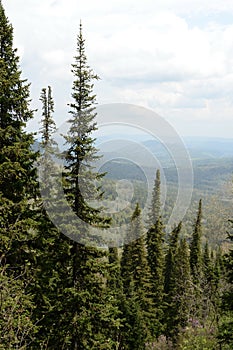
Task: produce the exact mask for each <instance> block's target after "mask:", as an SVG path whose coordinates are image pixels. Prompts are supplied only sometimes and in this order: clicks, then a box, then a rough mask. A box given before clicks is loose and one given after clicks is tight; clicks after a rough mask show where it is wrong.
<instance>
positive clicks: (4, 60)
mask: <svg viewBox="0 0 233 350" xmlns="http://www.w3.org/2000/svg"><path fill="white" fill-rule="evenodd" d="M29 103H30V99H29V84H28V83H27V82H26V80H24V79H22V78H21V71H20V69H19V57H18V56H17V50H16V49H14V47H13V28H12V26H11V24H10V23H9V21H8V19H7V17H6V15H5V11H4V9H3V6H2V3H1V2H0V203H1V204H0V276H1V278H0V279H1V281H0V290H1V321H0V331H1V335H3V337H2V341H1V346H2V348H4V349H13V348H20V349H21V348H25V347H26V346H27V345H28V344H29V343H30V342H31V340H32V339H33V337H34V335H35V332H36V331H37V327H36V325H35V324H33V322H32V320H31V314H32V312H33V308H34V306H33V303H32V297H31V295H29V292H28V285H29V284H30V283H31V282H32V280H33V271H32V270H31V264H32V262H33V261H34V252H33V251H32V250H31V244H32V242H33V240H34V237H35V230H34V228H35V220H34V219H35V212H34V210H33V203H34V199H35V198H36V194H37V182H36V171H35V167H34V162H35V160H36V157H37V155H36V154H35V153H34V152H33V151H32V149H31V146H32V144H33V142H34V140H33V136H32V135H31V134H27V133H26V132H25V131H24V127H25V125H26V122H27V121H28V120H30V119H31V118H32V116H33V111H32V110H31V109H30V106H29ZM23 323H24V325H23Z"/></svg>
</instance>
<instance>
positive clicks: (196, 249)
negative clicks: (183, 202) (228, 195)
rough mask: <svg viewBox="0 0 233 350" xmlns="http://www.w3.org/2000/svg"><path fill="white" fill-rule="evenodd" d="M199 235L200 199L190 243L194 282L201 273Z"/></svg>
mask: <svg viewBox="0 0 233 350" xmlns="http://www.w3.org/2000/svg"><path fill="white" fill-rule="evenodd" d="M201 237H202V200H201V199H200V201H199V206H198V213H197V219H196V222H195V225H194V231H193V236H192V241H191V244H190V266H191V272H192V276H193V280H194V283H198V281H199V280H200V275H201V267H202V254H201Z"/></svg>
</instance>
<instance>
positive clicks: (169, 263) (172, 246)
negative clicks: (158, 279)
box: [164, 222, 182, 294]
mask: <svg viewBox="0 0 233 350" xmlns="http://www.w3.org/2000/svg"><path fill="white" fill-rule="evenodd" d="M181 227H182V222H180V223H179V225H178V226H177V227H175V228H174V230H173V231H172V232H171V234H170V238H169V247H168V252H167V254H166V259H165V272H164V292H165V294H169V292H170V290H171V289H172V282H173V281H172V279H173V271H174V268H175V256H176V255H177V249H178V243H179V234H180V231H181Z"/></svg>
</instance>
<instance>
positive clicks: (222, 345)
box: [0, 1, 233, 350]
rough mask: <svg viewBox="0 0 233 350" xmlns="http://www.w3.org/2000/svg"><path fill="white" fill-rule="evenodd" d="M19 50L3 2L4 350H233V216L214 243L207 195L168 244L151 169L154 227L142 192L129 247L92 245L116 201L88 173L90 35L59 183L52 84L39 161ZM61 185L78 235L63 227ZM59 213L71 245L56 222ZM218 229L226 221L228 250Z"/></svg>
mask: <svg viewBox="0 0 233 350" xmlns="http://www.w3.org/2000/svg"><path fill="white" fill-rule="evenodd" d="M13 39H14V38H13V27H12V25H11V23H10V22H9V20H8V18H7V15H6V13H5V10H4V8H3V5H2V4H1V1H0V350H13V349H18V350H26V349H29V350H30V349H32V350H37V349H38V350H46V349H50V350H53V349H59V350H155V349H157V350H168V349H174V350H189V349H190V350H195V349H199V350H208V349H211V350H216V349H219V350H230V349H233V248H232V243H233V220H232V217H233V215H232V216H231V213H230V212H229V216H228V217H225V216H224V217H221V215H222V213H221V211H220V210H217V211H216V215H214V216H215V217H213V218H212V219H213V220H215V221H213V222H212V225H211V224H210V225H209V227H208V234H206V227H205V220H206V217H205V215H204V213H205V201H203V198H202V196H201V191H199V192H198V196H196V197H198V198H196V200H195V208H194V210H192V212H191V214H190V215H189V219H188V220H186V221H187V222H186V223H184V222H177V223H176V225H175V226H174V227H172V228H171V229H169V232H167V231H168V230H167V229H166V215H167V211H166V210H168V211H169V205H168V208H167V209H166V210H165V211H164V210H163V209H162V206H161V174H160V170H159V169H153V172H154V187H153V191H152V193H151V194H150V195H151V201H150V206H149V208H148V213H147V217H146V219H145V218H144V217H143V215H142V203H141V202H142V198H143V195H144V189H143V184H142V183H140V182H138V184H139V185H138V186H139V187H138V197H137V198H136V199H135V200H133V201H132V206H131V208H130V210H129V212H127V213H124V215H125V216H122V218H121V220H122V222H125V221H127V230H126V232H124V234H125V243H124V242H123V244H122V245H121V246H120V247H116V246H115V245H114V242H113V244H112V245H109V246H104V247H98V245H97V246H96V247H95V246H92V245H90V244H88V239H89V238H88V237H89V232H88V227H89V226H92V227H94V228H96V227H97V228H98V229H99V230H103V232H104V231H105V230H106V232H108V228H111V225H113V224H114V218H111V217H110V216H108V215H106V214H105V213H104V211H103V205H104V198H105V195H106V193H107V192H109V193H110V195H111V196H113V200H114V190H112V187H113V185H114V179H108V182H107V186H105V187H106V188H102V187H101V182H102V180H103V178H105V177H107V174H106V173H105V171H103V172H102V173H99V172H97V171H96V170H95V168H94V167H93V166H90V164H92V163H91V162H93V161H95V160H96V159H98V157H100V156H101V155H100V154H99V152H98V150H97V148H96V144H95V139H94V137H93V136H92V133H93V132H94V131H95V130H97V128H98V125H97V123H96V113H97V112H96V96H95V93H94V83H95V82H96V81H97V80H98V79H99V77H98V75H97V74H96V73H95V72H94V71H93V70H92V69H91V68H90V67H89V65H88V60H87V57H86V52H85V39H84V37H83V29H82V24H80V28H79V31H78V33H77V46H76V47H77V50H76V52H75V54H74V59H73V62H71V72H72V75H73V85H72V91H71V101H72V102H71V103H70V104H69V106H68V108H69V114H68V116H67V120H68V124H69V130H68V132H67V134H66V135H65V136H64V144H65V145H66V147H65V150H64V152H63V153H62V154H61V155H59V157H61V158H62V160H63V161H64V164H65V166H64V170H63V172H62V177H57V168H56V165H54V161H53V158H54V157H55V156H57V152H58V146H57V144H56V142H55V140H54V138H53V135H54V133H55V131H56V130H57V126H56V123H55V118H54V116H55V114H56V105H55V103H54V99H53V90H52V87H51V86H50V85H49V82H48V86H47V87H41V95H40V96H39V97H38V99H39V100H40V103H41V124H40V128H39V130H38V133H39V135H40V137H39V139H40V145H39V150H35V147H34V145H35V141H36V136H35V134H33V133H29V132H28V131H27V129H26V126H27V123H28V122H29V121H30V120H31V119H32V118H33V117H34V114H35V111H34V110H32V109H31V107H30V102H31V98H30V83H29V82H28V81H27V80H26V79H24V78H22V72H21V69H20V64H19V57H18V55H17V49H16V48H15V47H14V42H13ZM38 163H40V164H41V166H40V168H41V169H42V172H41V174H38V171H37V170H38ZM39 176H40V180H39ZM54 181H55V182H56V183H59V185H60V186H62V188H63V191H64V196H65V198H66V200H67V201H68V203H69V205H70V208H72V213H74V214H75V216H77V217H78V218H79V219H80V225H79V226H77V225H76V226H75V225H73V221H72V220H73V216H72V215H71V216H70V217H69V215H68V214H67V215H64V213H66V211H65V209H64V207H65V203H64V199H62V198H61V197H60V196H59V193H58V191H56V187H54V186H53V183H54ZM96 183H97V184H99V185H94V184H96ZM87 197H88V198H89V199H91V200H90V201H88V202H87V201H86V200H85V198H87ZM51 198H52V199H53V200H52V201H51ZM92 200H93V201H95V202H96V201H98V203H99V205H98V206H96V205H95V206H94V205H93V206H92ZM55 206H57V209H56V208H54V207H55ZM55 209H56V215H59V223H60V225H59V227H63V228H64V229H66V230H67V232H68V234H66V235H65V234H63V232H62V230H61V229H59V228H58V227H57V226H56V225H55V224H54V222H53V220H51V216H50V215H48V213H50V212H53V210H55ZM209 212H211V210H210V211H209ZM218 219H219V220H222V221H224V232H222V233H221V239H218V232H216V230H218V229H219V228H218V225H217V220H218ZM118 220H119V218H118ZM118 224H119V222H118ZM121 227H122V230H123V228H124V226H123V225H122V226H121V225H120V229H121ZM184 227H185V228H184ZM211 230H212V231H211ZM212 234H213V236H214V237H215V239H214V240H212V239H211V235H212ZM223 243H224V244H223Z"/></svg>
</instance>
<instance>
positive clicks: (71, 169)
mask: <svg viewBox="0 0 233 350" xmlns="http://www.w3.org/2000/svg"><path fill="white" fill-rule="evenodd" d="M74 59H75V62H74V64H73V65H72V73H73V76H74V81H73V91H72V99H73V102H72V103H71V104H70V115H71V118H70V119H69V121H68V123H69V131H68V134H67V136H65V139H66V146H67V151H66V152H65V161H66V166H65V168H66V170H65V171H64V183H65V186H64V191H65V194H66V197H67V200H68V202H69V204H70V206H71V208H72V209H73V212H74V213H75V214H76V216H77V217H78V218H79V220H80V225H79V226H78V227H75V228H74V232H73V238H74V240H73V243H72V249H71V255H72V265H71V271H72V272H71V273H72V281H73V283H72V288H73V300H72V302H71V305H70V307H72V310H73V316H72V321H71V326H70V335H71V336H70V339H71V340H70V341H71V348H72V349H74V350H75V349H79V350H82V349H83V350H84V349H85V350H91V349H93V350H94V349H98V348H105V349H111V348H112V347H113V343H115V339H113V336H112V335H113V334H115V329H114V328H116V329H117V327H118V321H116V322H115V316H116V313H115V311H114V310H113V309H112V306H111V305H110V304H109V302H108V294H106V293H107V289H106V283H105V281H106V279H107V271H108V267H107V265H106V254H105V253H104V252H103V251H102V250H100V249H98V248H95V247H91V246H90V241H89V239H88V235H89V234H90V232H89V228H91V227H98V228H103V227H107V226H108V225H109V222H110V220H109V219H108V218H106V217H104V216H102V214H101V208H100V207H98V208H97V207H94V206H91V205H90V204H89V203H90V202H91V201H93V200H97V201H98V200H99V199H100V198H101V194H102V193H101V189H100V187H99V186H98V185H96V183H98V181H99V180H100V179H101V178H102V177H103V174H99V173H97V172H96V171H95V168H94V161H95V160H96V159H98V158H99V157H98V155H97V150H96V148H95V146H94V139H93V137H92V132H93V131H95V130H97V125H96V121H95V118H96V96H95V94H94V93H93V88H94V81H96V80H98V79H99V78H98V76H97V75H96V74H95V73H94V72H93V71H92V69H90V67H89V66H88V63H87V57H86V54H85V40H84V38H83V34H82V25H81V24H80V30H79V34H78V37H77V54H76V56H75V58H74ZM67 224H69V222H67ZM97 244H98V241H97ZM71 299H72V298H71ZM110 326H111V327H110ZM110 328H111V331H110Z"/></svg>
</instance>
